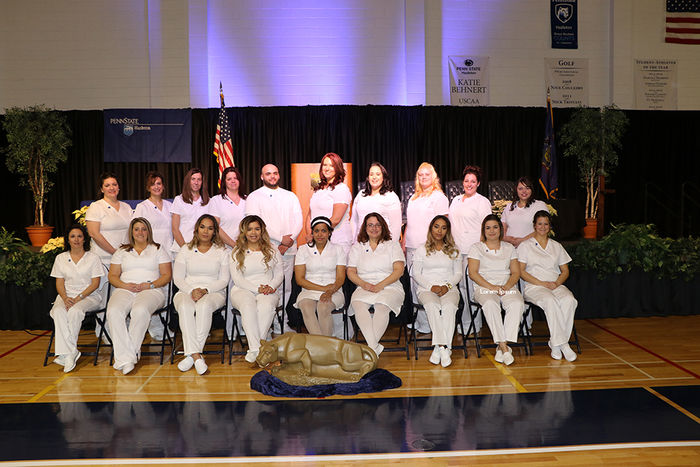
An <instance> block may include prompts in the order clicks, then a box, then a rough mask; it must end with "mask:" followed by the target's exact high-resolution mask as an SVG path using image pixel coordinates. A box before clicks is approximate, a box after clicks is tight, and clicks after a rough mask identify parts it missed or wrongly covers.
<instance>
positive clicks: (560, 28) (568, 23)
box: [550, 0, 578, 49]
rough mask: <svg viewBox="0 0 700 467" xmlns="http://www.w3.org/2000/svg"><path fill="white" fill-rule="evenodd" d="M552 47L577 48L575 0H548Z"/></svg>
mask: <svg viewBox="0 0 700 467" xmlns="http://www.w3.org/2000/svg"><path fill="white" fill-rule="evenodd" d="M550 2H551V3H550V16H551V23H552V26H551V28H552V48H553V49H578V11H577V5H576V0H569V1H561V0H550Z"/></svg>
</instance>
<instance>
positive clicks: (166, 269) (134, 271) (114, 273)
mask: <svg viewBox="0 0 700 467" xmlns="http://www.w3.org/2000/svg"><path fill="white" fill-rule="evenodd" d="M171 276H172V266H171V264H170V255H169V254H168V251H167V249H166V247H165V246H160V245H158V244H157V243H155V242H154V241H153V230H152V229H151V224H150V223H149V222H148V221H147V220H146V219H144V218H143V217H137V218H135V219H134V220H132V221H131V224H130V225H129V242H128V243H126V244H124V245H122V246H121V247H120V248H119V249H118V250H117V252H116V253H114V256H112V264H111V266H110V267H109V282H110V284H112V287H114V290H113V291H112V296H111V297H110V299H109V303H108V304H107V324H108V326H109V332H110V335H111V336H112V342H113V343H114V369H115V370H121V371H122V373H124V374H125V375H126V374H128V373H130V372H131V371H132V370H133V369H134V365H136V363H137V362H138V360H139V357H140V355H141V343H142V342H143V338H144V336H145V335H146V329H147V328H148V323H149V322H150V321H151V315H152V314H153V313H154V312H155V311H156V310H157V309H158V308H161V307H163V306H164V305H165V300H166V298H165V294H166V290H165V286H166V285H168V283H169V282H170V278H171ZM127 316H130V317H131V320H130V322H129V325H128V327H127V324H126V317H127Z"/></svg>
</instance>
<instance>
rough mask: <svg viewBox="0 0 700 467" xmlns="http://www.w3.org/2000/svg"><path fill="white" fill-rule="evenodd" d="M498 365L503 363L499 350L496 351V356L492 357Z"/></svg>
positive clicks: (501, 352) (501, 353)
mask: <svg viewBox="0 0 700 467" xmlns="http://www.w3.org/2000/svg"><path fill="white" fill-rule="evenodd" d="M493 359H494V360H496V361H497V362H498V363H503V351H501V349H496V356H495V357H493Z"/></svg>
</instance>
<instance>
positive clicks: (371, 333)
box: [352, 301, 391, 350]
mask: <svg viewBox="0 0 700 467" xmlns="http://www.w3.org/2000/svg"><path fill="white" fill-rule="evenodd" d="M352 307H353V309H354V310H355V321H357V325H358V326H359V327H360V330H361V331H362V335H363V336H365V340H366V341H367V345H368V346H369V347H370V348H371V349H372V350H376V349H377V345H379V341H380V340H381V338H382V336H383V335H384V333H385V332H386V328H387V326H389V313H391V309H390V308H389V307H388V306H386V305H382V304H380V303H375V304H374V313H370V312H369V307H370V305H368V304H367V303H364V302H360V301H353V302H352Z"/></svg>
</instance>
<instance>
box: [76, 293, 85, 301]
mask: <svg viewBox="0 0 700 467" xmlns="http://www.w3.org/2000/svg"><path fill="white" fill-rule="evenodd" d="M78 297H80V299H81V300H82V299H83V298H85V296H84V295H83V294H82V292H81V293H79V294H78Z"/></svg>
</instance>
